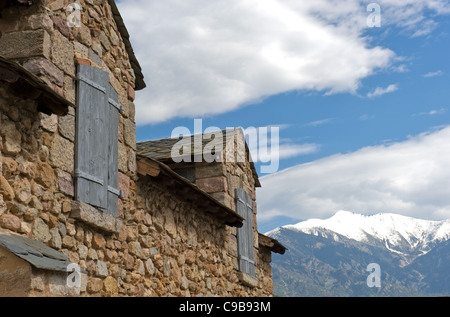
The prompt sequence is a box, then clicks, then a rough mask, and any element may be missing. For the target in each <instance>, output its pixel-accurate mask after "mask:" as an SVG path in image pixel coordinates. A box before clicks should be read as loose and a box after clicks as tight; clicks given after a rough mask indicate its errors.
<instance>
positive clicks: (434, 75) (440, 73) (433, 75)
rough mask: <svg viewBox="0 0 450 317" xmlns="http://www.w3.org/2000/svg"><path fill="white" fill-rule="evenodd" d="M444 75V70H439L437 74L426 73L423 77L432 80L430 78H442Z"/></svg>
mask: <svg viewBox="0 0 450 317" xmlns="http://www.w3.org/2000/svg"><path fill="white" fill-rule="evenodd" d="M442 75H444V72H443V71H442V70H438V71H435V72H429V73H426V74H425V75H423V77H425V78H430V77H436V76H442Z"/></svg>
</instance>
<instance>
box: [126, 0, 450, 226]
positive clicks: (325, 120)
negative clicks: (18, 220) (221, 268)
mask: <svg viewBox="0 0 450 317" xmlns="http://www.w3.org/2000/svg"><path fill="white" fill-rule="evenodd" d="M242 3H245V4H244V5H243V4H242ZM300 3H301V4H300ZM367 3H368V2H367V1H356V0H354V1H350V0H349V1H342V2H340V4H339V6H336V5H335V2H333V1H331V0H321V1H317V2H315V3H314V4H312V3H309V4H308V5H307V4H305V3H302V2H301V1H298V0H297V1H290V0H286V1H284V2H283V1H281V0H280V1H277V0H270V1H269V0H267V1H260V2H255V1H253V0H246V1H243V2H240V3H238V2H236V3H235V1H231V0H230V1H228V2H227V1H219V0H214V1H209V2H204V1H201V0H195V1H194V0H191V1H185V2H183V4H180V3H179V2H177V1H168V2H167V3H166V4H161V3H160V2H159V3H158V2H156V0H155V1H142V0H129V1H128V0H127V1H125V0H124V1H121V2H120V3H119V9H121V12H122V15H123V16H124V19H125V22H126V24H127V26H128V29H129V31H130V34H131V38H132V41H133V45H134V48H135V51H136V52H137V55H138V58H139V59H140V62H141V64H142V65H143V68H144V75H145V76H146V82H147V85H148V88H147V89H146V91H144V92H139V93H138V94H137V99H136V105H137V112H136V113H137V122H138V124H139V125H138V131H137V139H138V141H144V140H150V139H159V138H165V137H168V136H170V135H171V133H172V130H173V129H174V128H175V127H178V126H184V127H187V128H189V129H191V130H192V131H193V129H194V118H201V119H203V127H204V128H206V127H209V126H215V127H219V128H227V127H238V126H241V127H244V128H247V127H264V126H279V127H280V139H281V140H280V147H281V148H283V149H288V148H289V149H291V150H292V153H291V156H290V157H283V158H282V160H281V161H280V169H279V172H278V173H275V174H273V175H267V176H266V175H263V174H261V175H260V177H261V182H262V185H263V188H262V189H261V190H258V206H259V230H260V231H261V232H266V231H269V230H270V229H273V228H274V227H275V226H279V225H284V224H288V223H292V222H298V221H300V220H306V219H309V218H316V217H317V218H326V217H329V216H331V215H332V214H334V213H335V212H337V211H338V210H340V209H345V210H350V211H354V212H361V213H376V212H397V213H401V214H404V215H409V216H413V217H418V218H424V219H434V220H441V219H448V218H450V200H449V198H448V196H450V195H449V194H450V181H447V180H446V179H449V177H447V176H450V175H449V171H448V170H449V169H448V168H446V167H447V164H446V163H445V162H448V161H449V159H450V153H449V150H448V149H447V148H450V147H449V146H448V145H449V141H450V140H449V139H448V138H449V137H450V133H449V131H448V130H449V129H448V127H449V126H450V104H449V100H450V98H449V97H450V87H449V83H450V81H449V76H450V67H449V65H450V63H449V62H448V59H449V56H450V54H449V53H450V19H449V13H450V5H449V3H448V1H438V0H436V1H430V2H427V1H419V0H418V1H405V2H404V3H403V6H402V4H399V3H397V2H394V1H388V0H384V1H379V2H378V3H379V4H380V7H381V19H382V24H381V27H379V28H368V27H367V26H366V25H364V23H365V19H366V17H367V16H368V15H369V13H368V12H366V11H365V10H364V9H365V8H366V6H367ZM252 6H253V7H252ZM142 7H145V9H142ZM137 8H141V9H142V10H138V9H137ZM193 8H194V9H193ZM147 10H148V11H147ZM142 12H144V13H145V12H147V13H148V14H144V13H142ZM149 12H151V13H149ZM255 12H256V13H255ZM230 17H233V18H232V19H231V18H230ZM152 18H154V20H156V21H154V22H152ZM252 19H253V20H252ZM280 21H281V22H280ZM255 25H256V26H260V27H259V28H258V27H255ZM261 25H267V26H266V27H267V28H264V27H261ZM296 36H298V37H296ZM291 65H292V67H291ZM150 110H151V111H150ZM305 146H309V149H310V150H309V151H306V152H307V153H305V152H304V151H301V149H302V148H303V149H304V148H305ZM387 158H389V160H388V159H387ZM377 162H380V163H379V164H378V163H377ZM257 166H258V165H257ZM353 167H354V168H353ZM344 173H345V174H344ZM327 175H329V177H328V176H327ZM444 176H445V177H444ZM330 177H333V178H332V179H330ZM340 180H341V183H340V185H337V184H339V182H340ZM308 184H310V185H309V186H308ZM332 184H334V185H332ZM284 193H289V195H287V194H286V195H285V194H284ZM357 193H359V194H357ZM418 193H420V194H418Z"/></svg>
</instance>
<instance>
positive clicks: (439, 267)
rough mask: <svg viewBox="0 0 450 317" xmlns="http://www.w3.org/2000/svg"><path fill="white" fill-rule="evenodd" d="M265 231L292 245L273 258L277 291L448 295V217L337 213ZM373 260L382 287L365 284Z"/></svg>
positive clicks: (301, 293) (293, 294) (338, 293)
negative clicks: (441, 218)
mask: <svg viewBox="0 0 450 317" xmlns="http://www.w3.org/2000/svg"><path fill="white" fill-rule="evenodd" d="M266 235H268V236H270V237H272V238H275V239H277V240H278V241H280V242H281V243H283V244H284V245H285V246H286V247H287V248H288V251H287V253H286V255H284V256H274V258H273V274H274V286H275V289H276V290H277V291H278V295H284V296H289V295H292V296H316V295H318V296H346V295H348V296H365V295H369V296H372V295H381V296H397V295H399V296H410V295H423V294H438V295H450V252H449V249H450V220H446V221H428V220H422V219H415V218H411V217H406V216H401V215H397V214H389V213H385V214H376V215H371V216H364V215H361V214H357V213H352V212H348V211H339V212H338V213H336V214H335V215H334V216H333V217H331V218H329V219H325V220H320V219H311V220H307V221H303V222H300V223H298V224H295V225H288V226H284V227H280V228H277V229H274V230H272V231H270V232H268V233H266ZM369 263H378V264H379V265H380V266H381V268H382V271H383V273H384V279H383V281H384V284H383V288H382V289H376V290H373V289H370V288H368V287H367V286H366V283H365V278H366V277H367V273H366V268H367V265H368V264H369Z"/></svg>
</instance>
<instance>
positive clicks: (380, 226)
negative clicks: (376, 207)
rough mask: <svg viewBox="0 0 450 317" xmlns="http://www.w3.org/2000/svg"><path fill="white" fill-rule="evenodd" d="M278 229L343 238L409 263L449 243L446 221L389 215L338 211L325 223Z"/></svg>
mask: <svg viewBox="0 0 450 317" xmlns="http://www.w3.org/2000/svg"><path fill="white" fill-rule="evenodd" d="M282 228H284V229H287V230H292V231H297V232H303V233H306V234H312V235H315V236H319V235H320V236H322V237H324V238H333V239H334V240H335V241H339V239H340V237H341V236H343V237H346V238H348V239H352V240H356V241H358V242H362V243H367V244H371V245H378V246H380V245H384V246H385V247H386V249H388V250H389V251H391V252H395V253H398V254H401V255H404V256H405V257H407V258H409V259H410V260H411V259H414V258H415V257H417V256H420V255H423V254H426V253H428V252H429V251H430V250H431V249H432V248H433V247H434V246H435V245H436V243H439V242H442V241H446V240H449V239H450V220H445V221H429V220H422V219H416V218H412V217H406V216H402V215H398V214H391V213H385V214H376V215H371V216H365V215H361V214H357V213H353V212H349V211H339V212H337V213H336V214H335V215H334V216H333V217H331V218H329V219H325V220H321V219H310V220H307V221H303V222H300V223H298V224H295V225H287V226H284V227H282ZM279 231H280V228H277V229H275V230H273V231H271V232H269V233H268V235H269V236H272V237H276V236H277V232H279Z"/></svg>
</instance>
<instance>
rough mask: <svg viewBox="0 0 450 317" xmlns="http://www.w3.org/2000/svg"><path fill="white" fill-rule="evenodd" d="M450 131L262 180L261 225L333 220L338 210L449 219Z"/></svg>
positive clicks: (334, 158) (329, 159) (449, 128)
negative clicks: (283, 219)
mask: <svg viewBox="0 0 450 317" xmlns="http://www.w3.org/2000/svg"><path fill="white" fill-rule="evenodd" d="M449 140H450V126H447V127H444V128H440V129H438V130H436V131H429V132H426V133H422V134H420V135H417V136H413V137H410V138H408V139H407V140H406V141H403V142H397V143H390V144H387V145H379V146H371V147H366V148H362V149H360V150H358V151H356V152H353V153H349V154H338V155H333V156H330V157H327V158H324V159H320V160H317V161H314V162H311V163H308V164H302V165H298V166H295V167H292V168H289V169H286V170H283V171H281V172H279V173H276V174H273V175H268V176H265V177H262V178H261V183H262V188H261V189H258V193H257V197H258V206H259V207H258V212H259V219H260V220H269V219H271V218H273V217H276V216H286V217H292V218H295V219H303V220H305V219H310V218H322V219H324V218H328V217H330V216H332V215H333V214H334V213H335V212H336V211H338V210H350V211H354V212H361V213H367V214H371V213H377V212H393V213H399V214H403V215H407V216H411V217H417V218H423V219H434V220H439V219H450V194H449V192H450V169H449V168H448V162H450V146H448V144H449Z"/></svg>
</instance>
